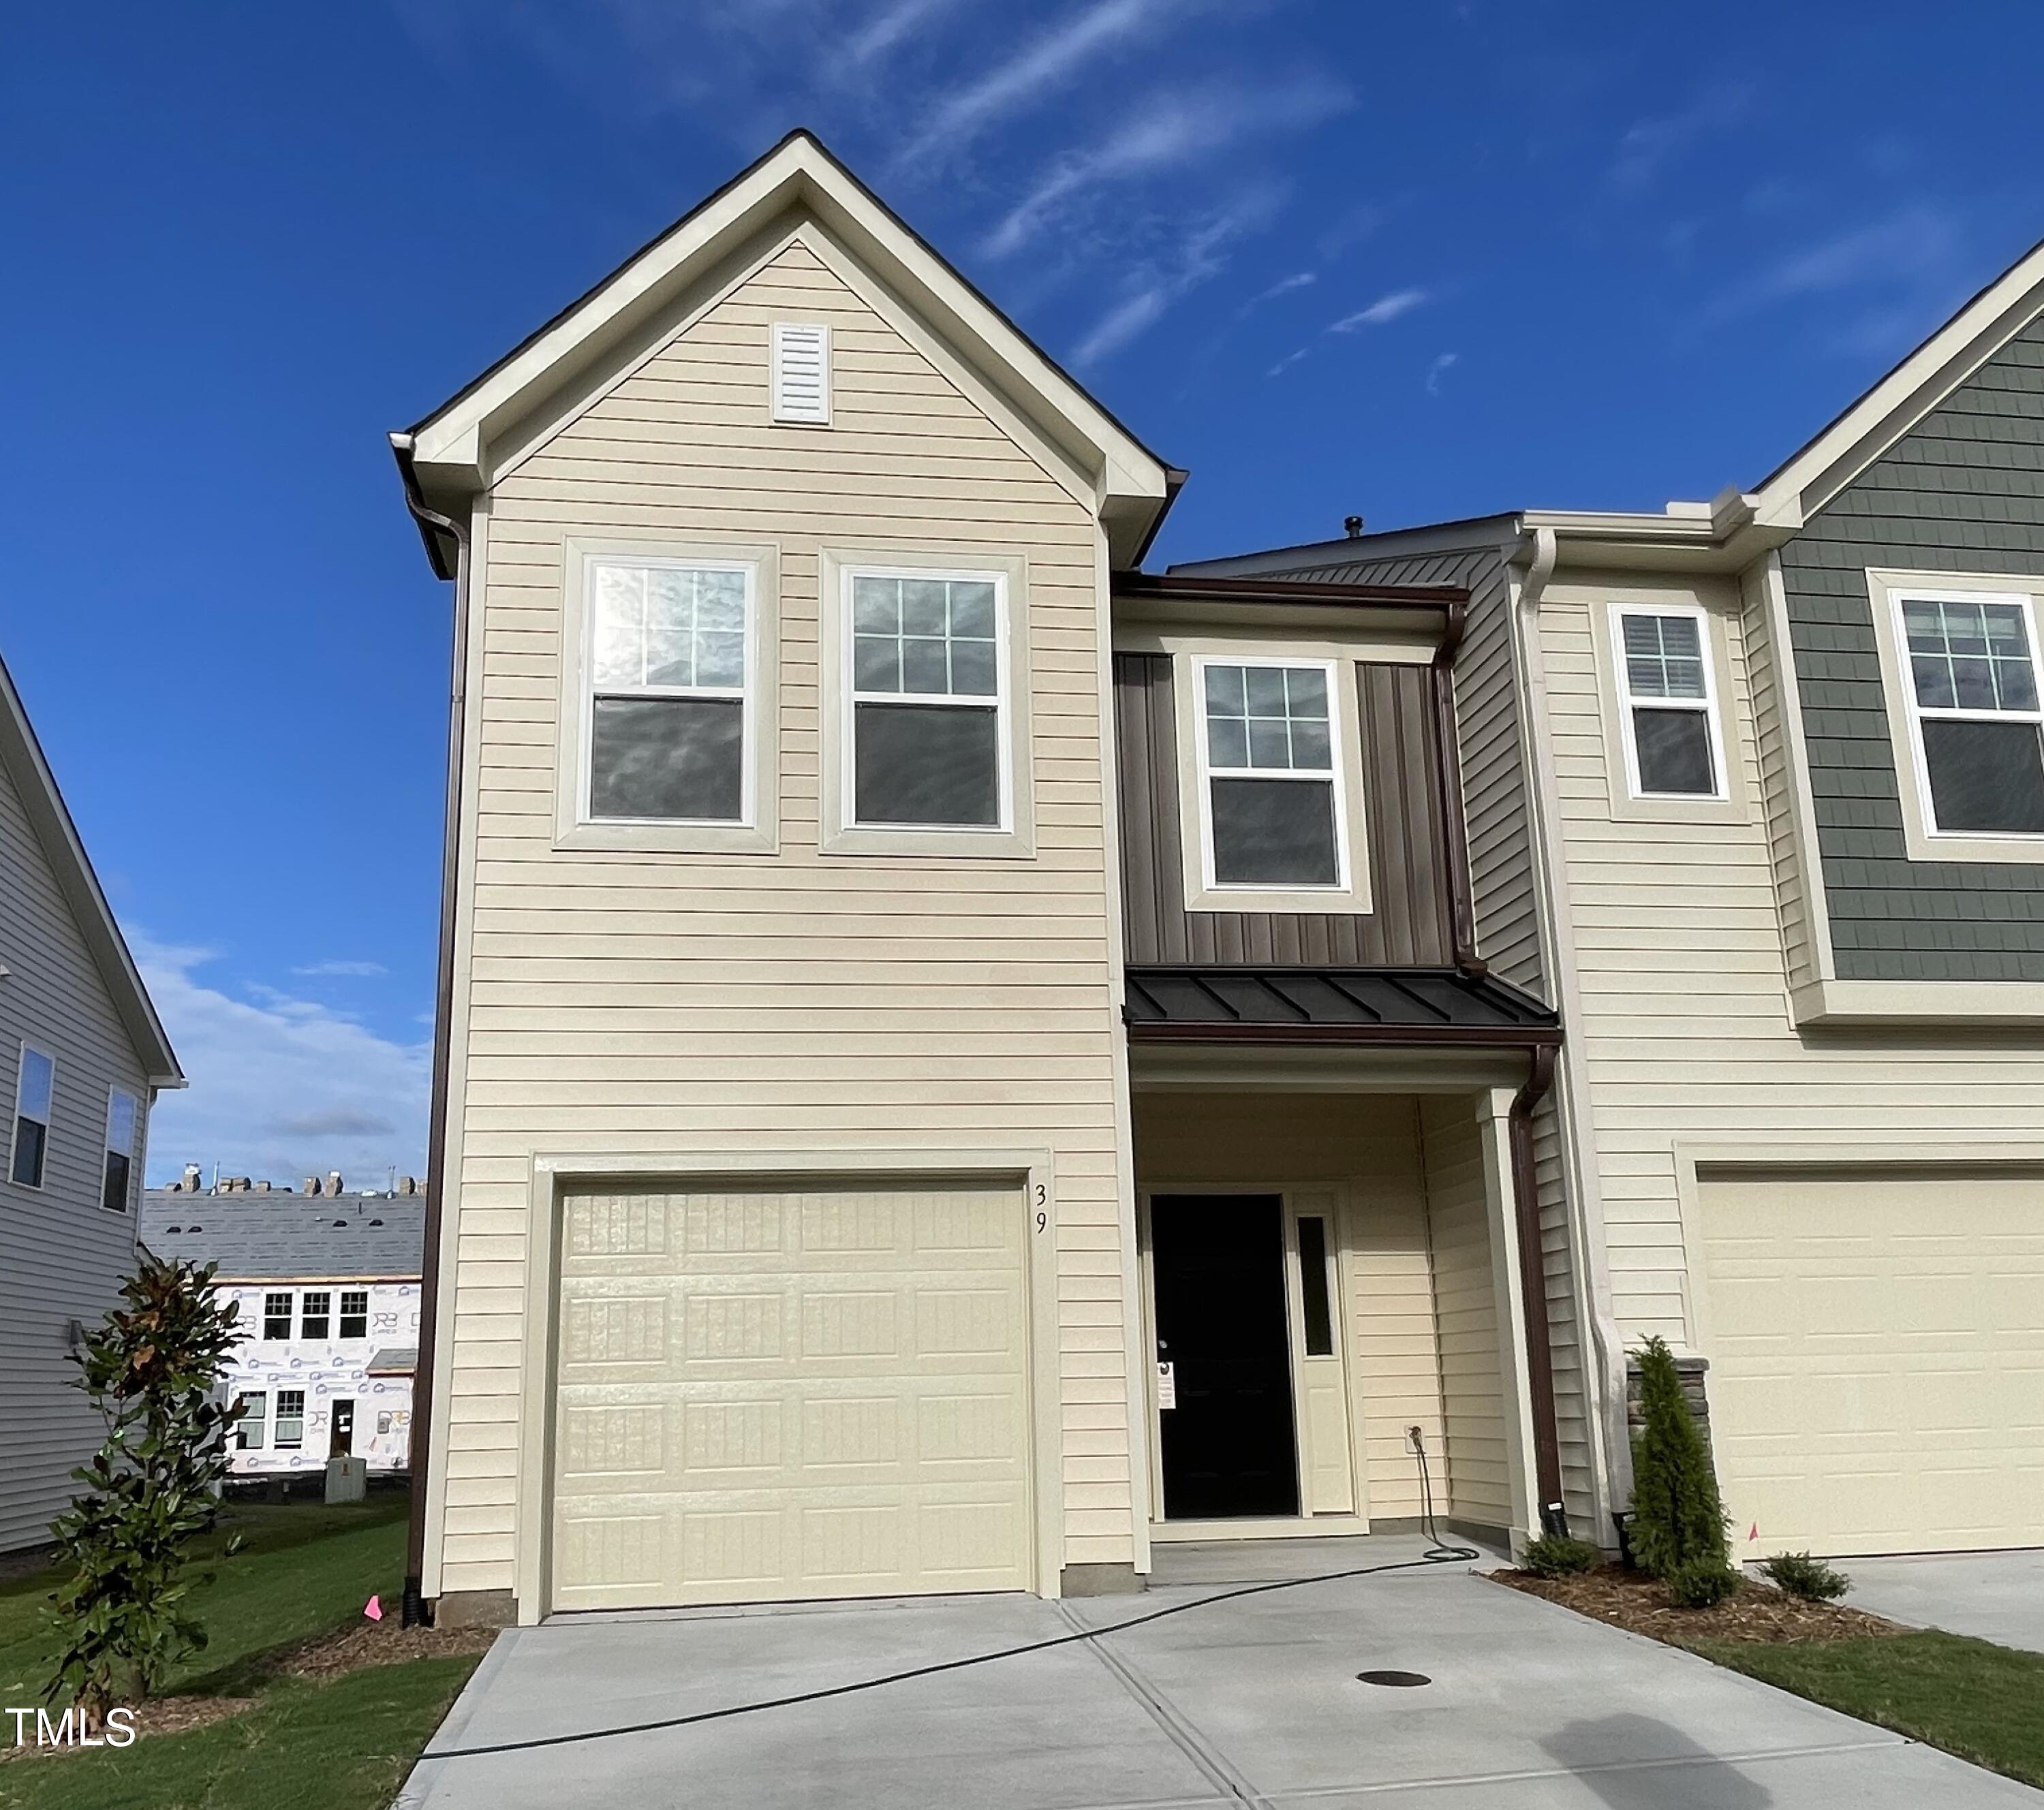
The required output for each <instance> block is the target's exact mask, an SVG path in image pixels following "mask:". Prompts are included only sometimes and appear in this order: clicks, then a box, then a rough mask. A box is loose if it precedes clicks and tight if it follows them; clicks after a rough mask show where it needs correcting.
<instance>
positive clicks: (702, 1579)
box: [553, 1182, 1032, 1608]
mask: <svg viewBox="0 0 2044 1810" xmlns="http://www.w3.org/2000/svg"><path fill="white" fill-rule="evenodd" d="M564 1214H565V1216H564V1220H563V1228H562V1251H561V1264H560V1272H561V1283H560V1295H561V1299H560V1320H559V1325H560V1337H559V1364H558V1404H559V1405H558V1412H557V1414H556V1418H555V1495H554V1526H555V1535H554V1591H553V1600H554V1604H555V1607H556V1608H634V1607H646V1606H651V1605H655V1604H678V1603H707V1602H742V1601H762V1600H766V1599H770V1598H801V1597H832V1596H892V1595H905V1594H909V1593H920V1592H928V1591H945V1590H993V1589H1026V1588H1028V1585H1029V1582H1030V1560H1029V1551H1030V1545H1031V1536H1032V1522H1031V1516H1030V1514H1029V1465H1028V1349H1027V1338H1026V1330H1025V1323H1024V1314H1025V1305H1024V1304H1025V1299H1026V1297H1025V1290H1024V1262H1025V1260H1026V1253H1025V1251H1024V1231H1023V1228H1024V1220H1025V1215H1024V1212H1023V1208H1022V1200H1021V1194H1020V1189H1018V1188H1017V1187H1016V1186H1012V1185H1005V1184H1004V1185H999V1186H990V1185H989V1186H971V1185H967V1184H961V1183H959V1182H932V1183H929V1184H928V1185H914V1184H903V1185H894V1184H886V1185H883V1186H874V1185H872V1184H870V1183H863V1184H855V1183H851V1182H847V1183H846V1184H845V1185H843V1186H835V1187H816V1186H811V1187H807V1188H805V1189H799V1190H791V1189H786V1187H775V1186H760V1187H757V1188H740V1189H721V1190H719V1191H718V1192H716V1193H685V1192H674V1193H660V1192H656V1191H648V1190H644V1189H638V1190H633V1191H630V1192H616V1191H612V1192H605V1193H584V1194H577V1195H574V1196H571V1197H570V1198H569V1199H568V1201H567V1202H566V1205H565V1209H564Z"/></svg>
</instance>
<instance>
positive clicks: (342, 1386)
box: [141, 1188, 425, 1478]
mask: <svg viewBox="0 0 2044 1810" xmlns="http://www.w3.org/2000/svg"><path fill="white" fill-rule="evenodd" d="M141 1241H142V1243H144V1245H146V1246H147V1247H148V1248H149V1249H150V1250H151V1251H154V1252H155V1253H156V1255H157V1256H159V1257H165V1258H175V1259H178V1260H179V1262H186V1263H192V1264H195V1265H198V1266H201V1267H204V1266H206V1265H208V1264H210V1265H212V1266H213V1272H214V1273H213V1287H214V1289H216V1291H217V1293H219V1294H221V1296H224V1297H225V1298H226V1299H228V1300H229V1301H232V1302H233V1304H234V1305H235V1309H236V1320H237V1323H238V1328H239V1334H240V1335H239V1337H238V1338H237V1339H236V1341H235V1344H234V1348H233V1350H232V1351H231V1352H230V1353H229V1357H228V1361H227V1364H226V1366H225V1372H224V1374H223V1375H222V1377H221V1389H222V1392H223V1393H224V1394H225V1397H226V1398H227V1399H228V1400H229V1401H238V1402H239V1403H240V1405H241V1412H240V1417H239V1419H238V1420H237V1421H236V1426H235V1431H234V1441H233V1447H232V1453H231V1455H230V1458H229V1465H230V1467H231V1474H232V1476H234V1477H236V1478H260V1477H288V1476H290V1475H291V1474H294V1473H297V1472H317V1471H319V1470H321V1469H322V1468H323V1467H324V1466H325V1463H326V1462H327V1460H328V1458H339V1457H344V1456H346V1457H354V1458H362V1459H363V1460H365V1461H366V1462H367V1465H368V1467H369V1469H370V1470H371V1472H374V1473H382V1474H390V1473H395V1472H398V1471H401V1470H405V1469H406V1468H407V1467H408V1466H409V1463H410V1451H411V1436H412V1377H413V1371H414V1370H416V1369H417V1363H418V1343H419V1254H420V1251H421V1247H422V1246H423V1244H424V1243H425V1201H423V1200H422V1199H421V1198H420V1197H418V1196H417V1195H416V1194H405V1193H397V1194H374V1193H347V1192H339V1193H312V1192H311V1190H310V1189H308V1190H307V1192H306V1193H302V1194H298V1193H290V1192H289V1191H288V1190H278V1191H267V1190H266V1191H255V1190H248V1191H237V1192H235V1193H225V1194H224V1193H217V1192H216V1193H188V1192H186V1190H185V1189H183V1188H152V1189H150V1190H149V1191H148V1193H147V1194H145V1195H144V1197H143V1201H142V1219H141Z"/></svg>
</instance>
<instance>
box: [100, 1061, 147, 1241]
mask: <svg viewBox="0 0 2044 1810" xmlns="http://www.w3.org/2000/svg"><path fill="white" fill-rule="evenodd" d="M141 1134H142V1102H141V1101H140V1099H139V1098H137V1097H136V1096H135V1095H134V1094H133V1093H129V1091H128V1089H126V1088H125V1087H113V1088H109V1089H108V1090H107V1094H106V1167H105V1170H104V1171H103V1172H102V1175H101V1177H100V1190H99V1204H100V1205H102V1207H104V1208H106V1210H107V1211H108V1212H113V1213H125V1212H127V1210H128V1194H129V1189H130V1187H131V1186H132V1185H133V1181H134V1175H135V1154H136V1153H135V1147H136V1144H137V1143H139V1142H140V1139H141Z"/></svg>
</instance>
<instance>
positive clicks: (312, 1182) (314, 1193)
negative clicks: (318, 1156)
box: [305, 1175, 320, 1200]
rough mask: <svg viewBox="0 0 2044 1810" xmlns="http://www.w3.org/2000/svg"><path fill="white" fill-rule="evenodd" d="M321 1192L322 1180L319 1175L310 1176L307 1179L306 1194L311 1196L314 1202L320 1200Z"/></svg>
mask: <svg viewBox="0 0 2044 1810" xmlns="http://www.w3.org/2000/svg"><path fill="white" fill-rule="evenodd" d="M319 1191H320V1178H318V1177H317V1175H308V1176H307V1177H306V1178H305V1192H306V1193H308V1194H309V1195H310V1196H311V1197H313V1199H314V1200H317V1199H318V1198H319Z"/></svg>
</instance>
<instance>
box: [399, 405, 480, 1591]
mask: <svg viewBox="0 0 2044 1810" xmlns="http://www.w3.org/2000/svg"><path fill="white" fill-rule="evenodd" d="M390 449H391V451H392V452H394V453H395V454H396V455H397V458H398V472H399V474H400V475H401V476H402V478H404V480H405V508H406V509H409V510H410V511H411V512H412V518H413V521H416V522H417V523H418V525H419V532H421V535H423V536H425V541H426V550H427V551H428V555H430V556H431V557H432V562H433V570H434V571H435V572H436V573H437V574H438V575H440V577H441V578H449V577H451V578H453V580H454V660H453V678H452V680H451V686H450V690H449V693H448V770H447V807H446V809H447V816H446V822H445V824H444V826H443V829H442V837H441V844H440V978H439V981H438V983H437V985H436V987H435V990H434V993H433V1071H432V1104H431V1105H430V1107H429V1109H428V1110H429V1111H430V1112H431V1113H432V1119H431V1120H430V1121H429V1122H428V1124H427V1127H426V1228H425V1253H424V1257H423V1260H422V1262H421V1266H420V1274H419V1355H418V1360H417V1364H416V1366H414V1368H413V1372H412V1439H411V1451H410V1456H409V1460H408V1464H409V1469H410V1471H411V1477H412V1514H411V1526H410V1530H409V1535H408V1536H407V1538H406V1540H405V1597H404V1611H403V1617H402V1619H403V1624H404V1625H405V1627H431V1626H432V1604H429V1603H428V1601H426V1598H425V1570H426V1492H427V1489H428V1478H429V1477H430V1475H431V1470H432V1431H433V1426H432V1418H433V1342H434V1340H435V1339H436V1337H437V1335H438V1333H439V1324H440V1214H441V1208H442V1205H443V1203H444V1201H445V1200H446V1198H447V1195H448V1183H447V1108H448V1066H449V1051H451V1048H452V1047H453V1036H454V1026H453V1018H454V937H455V874H456V872H457V870H458V869H459V863H460V855H461V755H462V742H463V736H464V733H465V718H466V717H467V699H468V672H467V667H468V575H469V568H468V530H467V528H466V527H464V526H463V525H462V524H461V523H459V522H458V521H455V519H454V518H453V517H451V516H445V515H442V514H441V513H440V511H439V510H437V509H431V508H428V506H427V503H426V499H425V494H424V493H423V492H421V490H420V488H419V475H418V473H417V471H415V470H414V469H413V464H412V441H411V436H409V434H393V435H392V436H390ZM439 536H446V537H447V538H448V540H451V541H453V543H454V545H455V563H454V570H453V571H452V572H451V573H450V572H449V571H448V570H447V569H446V556H445V555H444V552H442V551H441V550H440V545H439V542H438V537H439Z"/></svg>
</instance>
